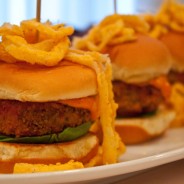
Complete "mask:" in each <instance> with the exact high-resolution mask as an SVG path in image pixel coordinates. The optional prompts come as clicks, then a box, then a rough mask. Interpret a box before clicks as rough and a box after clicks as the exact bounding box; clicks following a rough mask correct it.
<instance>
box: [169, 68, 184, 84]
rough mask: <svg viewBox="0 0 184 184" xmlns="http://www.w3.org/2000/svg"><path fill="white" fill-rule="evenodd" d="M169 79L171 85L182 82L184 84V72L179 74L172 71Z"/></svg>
mask: <svg viewBox="0 0 184 184" xmlns="http://www.w3.org/2000/svg"><path fill="white" fill-rule="evenodd" d="M168 79H169V82H170V83H171V84H174V83H176V82H180V83H182V84H184V72H182V73H179V72H174V71H171V72H169V74H168Z"/></svg>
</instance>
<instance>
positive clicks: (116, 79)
mask: <svg viewBox="0 0 184 184" xmlns="http://www.w3.org/2000/svg"><path fill="white" fill-rule="evenodd" d="M120 25H122V27H121V29H120ZM113 26H114V28H113ZM100 28H101V29H102V30H101V32H102V33H103V32H104V30H111V31H109V32H107V35H106V36H107V38H108V40H105V39H104V40H105V41H104V42H101V44H99V40H98V41H96V40H97V39H98V38H99V37H100V36H101V37H103V35H100V31H99V30H100ZM110 28H111V29H110ZM148 29H149V27H148V25H147V24H146V22H145V21H143V20H142V19H141V18H140V17H137V16H122V15H117V14H116V15H112V16H109V17H106V18H105V19H104V20H103V21H102V22H101V23H100V24H99V25H97V26H96V27H94V28H93V29H92V30H91V31H90V32H89V34H88V35H87V36H86V37H84V38H82V39H79V38H77V39H76V40H74V45H75V46H76V47H77V48H80V49H81V48H82V49H84V50H85V49H86V48H88V49H90V50H92V49H93V48H99V49H100V51H101V52H103V53H108V54H109V56H110V59H111V62H112V67H113V80H112V83H113V91H114V96H115V101H116V102H117V103H118V109H117V120H116V123H115V128H116V131H117V132H118V133H119V135H120V137H121V138H122V140H123V142H125V143H126V144H134V143H140V142H143V141H146V140H149V139H151V138H153V137H157V136H159V135H162V134H163V133H164V132H165V131H166V129H167V128H168V126H169V124H170V123H171V121H172V120H173V118H174V115H175V113H174V112H173V110H172V109H171V108H170V106H169V104H167V101H168V98H169V96H170V90H171V89H170V85H169V83H168V81H167V79H166V77H165V75H166V74H167V73H168V71H169V70H170V67H171V57H170V54H169V51H168V50H167V48H166V47H165V45H164V44H163V43H162V42H160V41H158V40H157V39H154V38H151V37H149V36H147V31H148ZM97 30H98V34H96V33H97ZM117 30H120V31H119V32H118V31H117ZM95 32H96V33H95ZM98 35H100V36H99V37H98ZM110 35H113V36H112V37H111V38H110ZM95 37H96V39H92V38H95ZM92 40H94V41H92ZM104 43H105V44H104ZM94 45H95V47H94ZM102 45H103V46H104V45H105V46H104V47H102ZM100 46H101V47H100Z"/></svg>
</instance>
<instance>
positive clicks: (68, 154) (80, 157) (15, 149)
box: [0, 134, 99, 173]
mask: <svg viewBox="0 0 184 184" xmlns="http://www.w3.org/2000/svg"><path fill="white" fill-rule="evenodd" d="M98 146H99V143H98V138H97V137H96V135H94V134H87V135H85V136H83V137H81V138H79V139H77V140H75V141H71V142H65V143H56V144H18V143H4V142H0V173H12V172H13V167H14V165H15V163H31V164H56V163H58V162H59V163H66V162H68V161H69V160H74V161H79V162H82V163H83V164H85V163H88V162H89V161H90V160H91V159H92V158H93V157H94V156H96V154H97V151H98Z"/></svg>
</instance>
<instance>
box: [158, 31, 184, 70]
mask: <svg viewBox="0 0 184 184" xmlns="http://www.w3.org/2000/svg"><path fill="white" fill-rule="evenodd" d="M160 40H161V41H162V42H163V43H164V44H165V45H166V46H167V47H168V49H169V51H170V52H171V54H172V57H173V66H172V69H173V70H174V71H178V72H184V52H183V48H184V34H183V33H179V32H174V31H170V32H168V33H167V34H164V35H163V36H162V37H161V39H160Z"/></svg>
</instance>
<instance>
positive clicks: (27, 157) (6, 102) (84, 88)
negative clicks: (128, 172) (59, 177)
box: [0, 20, 124, 173]
mask: <svg viewBox="0 0 184 184" xmlns="http://www.w3.org/2000/svg"><path fill="white" fill-rule="evenodd" d="M72 33H73V28H71V27H65V26H64V25H51V24H50V23H49V22H47V23H45V24H42V23H39V22H36V21H35V20H28V21H23V22H21V25H20V26H15V25H10V24H4V25H3V26H2V27H1V28H0V34H1V35H2V42H1V43H0V60H1V61H0V173H12V172H13V169H14V166H15V165H17V164H19V163H27V164H28V166H27V167H31V169H32V171H34V167H35V164H56V163H58V162H59V163H66V162H68V161H71V160H73V161H74V162H80V163H82V164H83V165H84V166H94V165H98V164H111V163H116V162H117V161H118V155H119V154H120V153H122V151H123V149H124V147H123V144H122V143H121V141H120V138H119V136H118V134H117V133H116V132H115V130H114V127H113V126H114V124H113V121H114V118H115V110H116V104H115V103H114V100H113V94H112V87H111V83H110V81H111V65H110V63H109V59H108V58H107V57H106V56H103V55H101V54H98V53H92V52H82V51H78V50H71V49H69V44H70V42H69V39H68V36H69V35H71V34H72ZM90 129H93V132H91V131H90ZM95 130H96V131H95ZM97 130H102V140H100V141H99V139H98V137H97V135H96V133H97ZM107 132H108V134H107ZM97 158H98V159H97ZM70 163H71V162H70ZM29 170H30V169H29ZM23 172H24V171H23Z"/></svg>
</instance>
